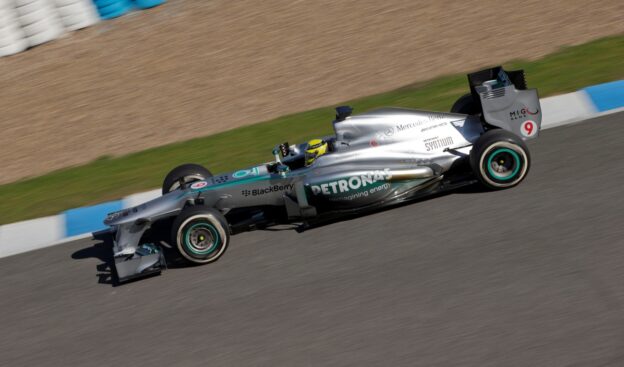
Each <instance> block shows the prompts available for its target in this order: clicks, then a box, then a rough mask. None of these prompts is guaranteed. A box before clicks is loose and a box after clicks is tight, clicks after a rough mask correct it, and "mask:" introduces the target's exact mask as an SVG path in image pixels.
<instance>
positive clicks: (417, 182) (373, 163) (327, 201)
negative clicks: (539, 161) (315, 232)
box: [104, 67, 542, 282]
mask: <svg viewBox="0 0 624 367" xmlns="http://www.w3.org/2000/svg"><path fill="white" fill-rule="evenodd" d="M468 81H469V85H470V93H469V94H467V95H465V96H463V97H461V98H460V99H459V100H458V101H457V102H456V103H455V105H454V106H453V107H452V109H451V112H450V113H441V112H427V111H419V110H411V109H404V108H382V109H378V110H374V111H371V112H366V113H363V114H359V115H353V116H352V115H351V114H352V109H351V108H350V107H347V106H343V107H338V108H337V109H336V110H337V115H336V119H335V120H334V121H333V126H334V131H335V135H333V136H329V137H325V138H324V141H325V142H326V143H327V147H328V148H327V153H325V154H323V155H322V156H319V157H317V158H316V159H315V160H314V162H313V163H312V164H309V165H308V164H306V158H305V154H304V152H305V150H306V144H297V145H289V144H287V143H284V144H280V145H278V146H276V149H275V150H274V151H273V154H274V155H275V159H274V161H272V162H268V163H262V164H259V165H257V166H254V167H249V168H245V169H240V170H237V171H234V172H229V173H224V174H219V175H217V176H213V175H212V174H211V173H210V172H209V171H208V170H207V169H206V168H204V167H202V166H199V165H196V164H185V165H182V166H179V167H177V168H175V169H173V170H172V171H171V172H170V173H169V174H168V175H167V176H166V178H165V180H164V183H163V186H162V194H163V195H162V196H161V197H159V198H157V199H154V200H151V201H149V202H146V203H144V204H141V205H138V206H136V207H133V208H128V209H124V210H121V211H118V212H114V213H110V214H109V215H108V216H107V217H106V219H105V220H104V223H105V224H106V225H107V226H109V227H110V229H109V232H111V233H113V234H114V244H113V251H114V262H115V268H116V272H117V277H118V280H119V281H121V282H123V281H125V280H128V279H132V278H135V277H140V276H144V275H147V274H152V273H156V272H160V271H161V270H162V269H164V268H165V266H166V261H165V257H164V255H163V249H162V248H161V245H160V244H163V245H165V244H166V245H167V246H168V247H169V248H171V249H175V250H177V252H179V255H181V257H183V258H184V259H185V260H186V261H188V262H191V263H195V264H206V263H210V262H213V261H216V260H217V259H219V258H220V257H221V256H223V254H224V253H225V251H226V249H227V248H228V246H229V244H230V236H231V235H233V234H236V233H239V232H241V231H248V230H253V229H259V228H266V227H268V226H272V225H276V224H284V223H294V224H297V225H299V228H300V229H306V228H307V226H311V225H314V224H315V223H318V222H320V221H325V220H330V221H331V220H335V219H336V218H337V217H341V216H345V215H353V214H359V213H363V212H366V211H370V210H376V209H379V208H382V207H387V206H390V205H396V204H398V203H402V202H405V201H409V200H413V199H417V198H421V197H423V196H426V195H431V194H434V193H439V192H442V191H447V190H452V189H455V188H458V187H460V186H464V185H469V184H474V183H480V184H481V185H483V186H485V187H486V188H488V189H492V190H498V189H506V188H510V187H513V186H515V185H517V184H519V183H520V182H521V181H522V180H523V179H524V178H525V177H526V175H527V172H528V170H529V166H530V156H529V151H528V149H527V147H526V145H525V143H524V140H527V139H532V138H535V137H537V135H538V133H539V130H540V125H541V117H542V116H541V109H540V104H539V98H538V95H537V91H536V90H535V89H527V88H526V83H525V80H524V73H523V71H505V70H503V69H502V67H496V68H492V69H487V70H483V71H480V72H476V73H472V74H469V75H468ZM154 233H160V234H161V237H160V239H158V240H153V239H152V238H149V237H152V236H153V234H154ZM163 233H165V235H164V236H163V235H162V234H163Z"/></svg>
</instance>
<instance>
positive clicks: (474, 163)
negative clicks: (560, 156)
mask: <svg viewBox="0 0 624 367" xmlns="http://www.w3.org/2000/svg"><path fill="white" fill-rule="evenodd" d="M470 166H471V167H472V171H473V173H474V174H475V176H476V177H477V179H478V180H479V182H481V184H483V185H484V186H485V187H487V188H488V189H490V190H502V189H507V188H510V187H514V186H516V185H518V184H519V183H520V182H522V180H524V178H525V177H526V175H527V173H528V172H529V168H530V166H531V156H530V154H529V149H528V148H527V146H526V144H525V143H524V141H523V140H522V139H520V138H519V137H518V136H516V135H514V134H512V133H510V132H508V131H505V130H501V129H494V130H489V131H487V132H486V133H485V134H483V135H481V137H479V139H478V140H477V142H476V143H475V144H474V145H473V148H472V151H471V152H470Z"/></svg>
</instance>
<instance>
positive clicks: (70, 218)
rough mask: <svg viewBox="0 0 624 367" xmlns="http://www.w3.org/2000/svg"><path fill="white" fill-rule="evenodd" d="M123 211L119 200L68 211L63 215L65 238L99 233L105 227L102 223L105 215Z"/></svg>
mask: <svg viewBox="0 0 624 367" xmlns="http://www.w3.org/2000/svg"><path fill="white" fill-rule="evenodd" d="M121 209H123V203H122V201H121V200H117V201H109V202H107V203H103V204H98V205H94V206H86V207H82V208H77V209H70V210H67V211H66V212H64V214H65V237H71V236H76V235H79V234H84V233H89V232H95V231H100V230H102V229H105V228H106V226H105V225H104V224H103V223H102V221H103V220H104V218H105V217H106V214H108V213H110V212H114V211H117V210H121Z"/></svg>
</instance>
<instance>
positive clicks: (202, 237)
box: [171, 206, 230, 264]
mask: <svg viewBox="0 0 624 367" xmlns="http://www.w3.org/2000/svg"><path fill="white" fill-rule="evenodd" d="M171 237H172V243H173V245H175V247H176V248H177V249H178V251H179V252H180V254H181V255H182V256H183V257H184V258H185V259H186V260H188V261H190V262H192V263H194V264H208V263H211V262H214V261H217V260H218V259H219V258H220V257H221V256H222V255H223V254H224V253H225V250H227V247H228V245H229V243H230V231H229V228H228V225H227V221H226V219H225V217H223V215H222V214H221V213H220V212H219V211H217V210H215V209H212V208H206V207H201V206H192V207H188V208H186V209H184V210H183V211H182V212H181V213H180V214H179V215H178V217H177V218H176V219H175V220H174V222H173V226H172V228H171Z"/></svg>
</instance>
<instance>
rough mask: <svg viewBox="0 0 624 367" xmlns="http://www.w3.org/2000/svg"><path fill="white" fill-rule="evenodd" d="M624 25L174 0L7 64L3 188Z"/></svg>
mask: <svg viewBox="0 0 624 367" xmlns="http://www.w3.org/2000/svg"><path fill="white" fill-rule="evenodd" d="M623 14H624V2H623V1H622V0H601V1H595V2H592V3H588V2H587V1H586V0H583V1H577V0H567V1H563V0H559V1H543V0H541V1H494V0H491V1H486V0H479V1H471V0H463V1H449V0H436V1H433V0H431V1H416V0H409V1H408V0H385V1H379V0H359V1H354V0H352V1H347V0H342V1H336V0H331V1H327V0H315V1H302V0H299V1H293V0H270V1H251V0H242V1H231V0H194V1H192V0H169V1H168V2H167V3H166V4H165V5H163V6H160V7H157V8H154V9H151V10H148V11H141V12H135V13H132V14H129V15H126V16H124V17H122V18H119V19H116V20H113V21H105V22H102V23H100V24H99V25H97V26H95V27H92V28H89V29H86V30H83V31H80V32H74V33H71V34H68V35H67V36H66V37H64V38H62V39H59V40H57V41H55V42H52V43H49V44H46V45H43V46H40V47H36V48H34V49H32V50H29V51H27V52H24V53H21V54H18V55H16V56H13V57H7V58H1V59H0V112H1V113H2V116H1V117H0V155H1V156H2V159H1V160H0V173H1V174H0V183H6V182H10V181H14V180H17V179H19V178H22V177H26V176H35V175H40V174H42V173H45V172H48V171H51V170H55V169H59V168H62V167H67V166H70V165H77V164H81V163H85V162H88V161H90V160H93V159H95V158H98V157H100V156H102V155H121V154H124V153H128V152H132V151H137V150H142V149H145V148H148V147H154V146H158V145H163V144H167V143H171V142H175V141H180V140H185V139H189V138H193V137H197V136H200V135H208V134H211V133H214V132H217V131H222V130H225V129H231V128H234V127H237V126H241V125H245V124H250V123H255V122H259V121H262V120H267V119H270V118H273V117H277V116H280V115H284V114H288V113H293V112H297V111H302V110H307V109H310V108H314V107H319V106H326V105H331V104H336V103H338V102H340V101H344V100H347V99H351V98H355V97H361V96H365V95H370V94H374V93H378V92H382V91H387V90H390V89H393V88H397V87H400V86H403V85H406V84H409V83H413V82H415V81H420V80H426V79H430V78H432V77H435V76H438V75H441V74H447V73H454V72H462V71H466V70H471V69H475V68H478V67H481V66H484V65H491V64H494V63H499V62H503V61H507V60H509V59H512V58H528V59H534V58H539V57H540V56H543V55H544V54H547V53H550V52H553V51H555V50H557V49H558V48H559V47H560V46H562V45H573V44H579V43H583V42H586V41H589V40H592V39H595V38H599V37H603V36H606V35H611V34H617V33H622V32H624V22H623V21H622V20H623V18H622V17H623ZM328 119H329V116H328Z"/></svg>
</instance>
